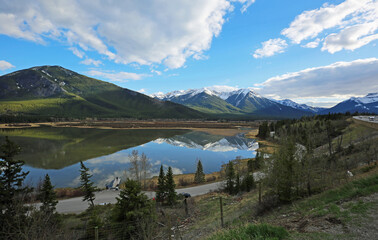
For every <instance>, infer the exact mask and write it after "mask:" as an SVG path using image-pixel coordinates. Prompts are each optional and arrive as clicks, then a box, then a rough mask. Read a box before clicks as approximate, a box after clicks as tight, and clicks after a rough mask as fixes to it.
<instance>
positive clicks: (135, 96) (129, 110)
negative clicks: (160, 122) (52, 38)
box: [0, 66, 204, 119]
mask: <svg viewBox="0 0 378 240" xmlns="http://www.w3.org/2000/svg"><path fill="white" fill-rule="evenodd" d="M0 114H2V115H10V116H19V115H22V116H40V117H65V118H77V117H78V118H82V117H123V118H192V119H193V118H202V117H203V116H204V114H202V113H199V112H197V111H195V110H193V109H190V108H188V107H185V106H182V105H180V104H176V103H172V102H163V101H160V100H157V99H153V98H151V97H148V96H146V95H144V94H141V93H138V92H134V91H131V90H129V89H126V88H121V87H118V86H116V85H114V84H111V83H108V82H104V81H100V80H97V79H94V78H90V77H87V76H84V75H81V74H78V73H76V72H73V71H70V70H68V69H65V68H62V67H60V66H41V67H33V68H30V69H25V70H20V71H17V72H13V73H10V74H7V75H4V76H0Z"/></svg>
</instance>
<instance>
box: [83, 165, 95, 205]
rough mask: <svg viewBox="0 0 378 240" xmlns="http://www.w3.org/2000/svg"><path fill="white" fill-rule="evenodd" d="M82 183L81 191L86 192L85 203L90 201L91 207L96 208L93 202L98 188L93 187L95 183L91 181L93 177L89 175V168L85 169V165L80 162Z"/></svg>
mask: <svg viewBox="0 0 378 240" xmlns="http://www.w3.org/2000/svg"><path fill="white" fill-rule="evenodd" d="M80 165H81V168H80V181H81V189H82V190H83V191H84V197H83V201H88V204H90V206H91V207H94V203H93V201H94V200H95V194H94V192H95V191H96V188H95V187H94V186H93V182H92V181H91V177H92V175H91V174H89V168H87V167H85V165H84V163H83V162H82V161H80Z"/></svg>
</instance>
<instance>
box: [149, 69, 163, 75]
mask: <svg viewBox="0 0 378 240" xmlns="http://www.w3.org/2000/svg"><path fill="white" fill-rule="evenodd" d="M151 73H156V75H158V76H160V75H161V74H162V73H161V71H158V70H155V69H151Z"/></svg>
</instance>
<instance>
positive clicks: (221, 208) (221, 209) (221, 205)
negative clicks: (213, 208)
mask: <svg viewBox="0 0 378 240" xmlns="http://www.w3.org/2000/svg"><path fill="white" fill-rule="evenodd" d="M219 202H220V212H221V226H222V228H223V227H224V223H223V202H222V197H220V198H219Z"/></svg>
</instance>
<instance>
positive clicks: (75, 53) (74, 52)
mask: <svg viewBox="0 0 378 240" xmlns="http://www.w3.org/2000/svg"><path fill="white" fill-rule="evenodd" d="M68 49H69V50H71V51H72V53H73V54H74V55H76V56H77V57H79V58H83V57H84V56H85V53H84V52H82V51H80V50H79V49H77V48H75V47H70V48H68Z"/></svg>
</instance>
